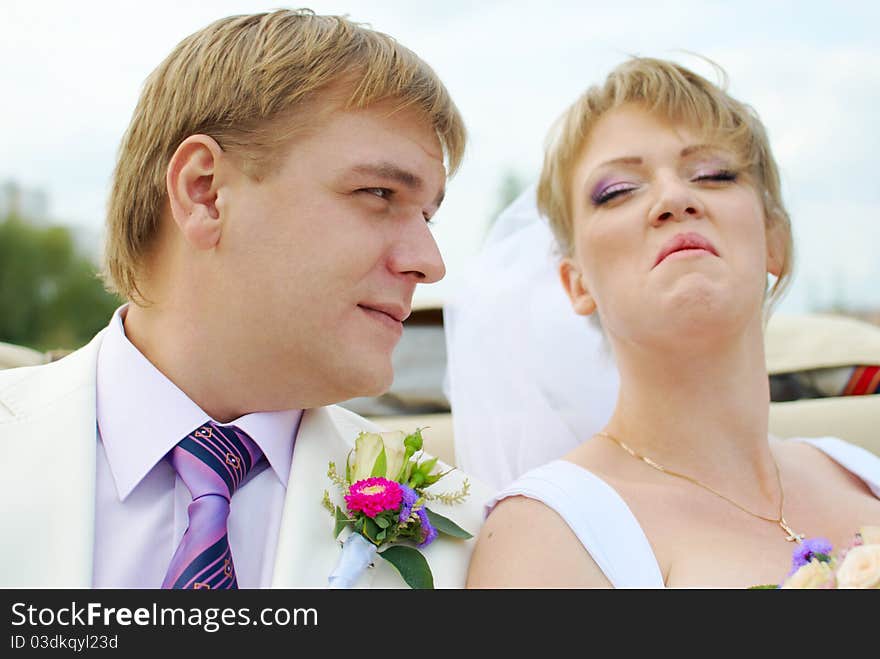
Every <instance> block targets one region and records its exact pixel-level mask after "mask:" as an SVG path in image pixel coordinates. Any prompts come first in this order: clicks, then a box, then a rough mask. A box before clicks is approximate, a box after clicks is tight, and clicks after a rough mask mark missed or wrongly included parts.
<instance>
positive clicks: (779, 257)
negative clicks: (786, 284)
mask: <svg viewBox="0 0 880 659" xmlns="http://www.w3.org/2000/svg"><path fill="white" fill-rule="evenodd" d="M766 233H767V272H769V273H770V274H771V275H773V276H774V277H776V278H779V275H780V274H782V268H783V266H784V265H785V251H786V250H785V248H786V245H787V243H788V240H787V236H786V235H785V230H784V229H783V225H782V222H779V221H776V222H772V223H771V224H770V226H769V227H767V232H766Z"/></svg>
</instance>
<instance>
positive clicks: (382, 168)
mask: <svg viewBox="0 0 880 659" xmlns="http://www.w3.org/2000/svg"><path fill="white" fill-rule="evenodd" d="M351 171H353V172H354V173H356V174H368V175H370V176H378V177H379V178H384V179H388V180H391V181H395V182H397V183H400V184H401V185H404V186H406V187H408V188H410V189H411V190H421V189H422V186H423V185H424V183H423V182H422V179H421V178H419V177H418V176H416V175H415V174H413V173H412V172H408V171H406V170H405V169H402V168H401V167H398V166H397V165H395V164H393V163H390V162H380V163H372V164H371V163H365V164H362V165H355V166H354V167H352V169H351Z"/></svg>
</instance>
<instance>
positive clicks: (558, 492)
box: [487, 460, 664, 588]
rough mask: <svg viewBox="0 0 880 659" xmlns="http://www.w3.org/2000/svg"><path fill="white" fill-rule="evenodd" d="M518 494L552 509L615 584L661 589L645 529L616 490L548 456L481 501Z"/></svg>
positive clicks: (591, 475)
mask: <svg viewBox="0 0 880 659" xmlns="http://www.w3.org/2000/svg"><path fill="white" fill-rule="evenodd" d="M517 495H519V496H524V497H528V498H530V499H535V500H537V501H540V502H542V503H543V504H545V505H546V506H548V507H550V508H552V509H553V510H555V511H556V512H557V513H558V514H559V515H560V516H561V517H562V519H564V520H565V523H566V524H568V526H569V528H571V530H572V531H573V532H574V534H575V535H576V536H577V537H578V539H579V540H580V541H581V543H582V544H583V546H584V548H585V549H586V550H587V551H588V552H589V553H590V556H592V557H593V560H594V561H595V562H596V565H598V566H599V569H600V570H602V572H603V573H604V574H605V577H606V578H607V579H608V581H610V582H611V585H612V586H614V587H615V588H663V587H664V583H663V576H662V574H661V573H660V567H659V565H658V564H657V559H656V557H655V556H654V551H653V550H652V549H651V544H650V543H649V542H648V538H647V537H646V536H645V532H644V531H643V530H642V527H641V526H640V525H639V523H638V521H637V520H636V518H635V516H634V515H633V513H632V511H631V510H630V509H629V506H627V505H626V502H624V500H623V499H622V498H621V497H620V495H619V494H617V492H616V491H615V490H614V488H612V487H611V486H610V485H608V484H607V483H606V482H605V481H603V480H602V479H600V478H599V477H598V476H596V475H595V474H593V473H591V472H589V471H587V470H586V469H583V468H581V467H579V466H577V465H576V464H574V463H572V462H568V461H565V460H554V461H553V462H549V463H547V464H545V465H543V466H541V467H537V468H535V469H532V470H531V471H529V472H527V473H526V474H523V476H521V477H520V478H519V479H517V480H516V481H515V482H514V483H512V484H511V485H509V486H508V487H506V488H504V489H503V490H501V491H500V492H499V493H498V494H496V495H495V497H494V498H493V499H491V500H490V501H489V502H488V504H487V513H488V511H490V510H491V509H492V508H493V507H494V506H495V504H496V503H498V502H499V501H501V500H502V499H504V498H507V497H511V496H517Z"/></svg>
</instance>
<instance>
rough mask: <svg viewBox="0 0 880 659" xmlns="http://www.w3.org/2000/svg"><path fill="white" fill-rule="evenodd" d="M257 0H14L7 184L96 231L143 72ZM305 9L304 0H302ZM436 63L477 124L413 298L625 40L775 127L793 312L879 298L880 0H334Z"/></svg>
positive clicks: (2, 107) (452, 283)
mask: <svg viewBox="0 0 880 659" xmlns="http://www.w3.org/2000/svg"><path fill="white" fill-rule="evenodd" d="M279 6H282V5H280V4H278V3H266V2H259V1H245V0H212V1H211V2H195V1H192V0H151V1H150V2H142V1H140V2H131V1H129V0H115V1H113V2H110V1H104V0H80V1H78V2H69V1H59V0H42V1H40V2H36V3H35V2H31V1H30V0H0V62H2V64H0V90H2V92H0V93H2V99H3V100H2V102H0V182H3V181H6V180H10V179H11V180H14V181H16V182H17V183H18V184H19V185H22V186H24V187H26V188H36V189H41V190H44V191H45V192H46V193H47V194H48V197H49V202H50V206H49V212H50V215H51V216H52V218H53V219H54V220H56V221H58V222H61V223H65V224H69V225H73V226H77V227H83V228H84V229H85V230H86V231H93V232H94V235H95V236H96V239H97V238H98V237H99V236H100V232H101V229H102V224H103V219H104V209H105V202H106V197H107V193H108V190H109V180H110V175H111V172H112V169H113V165H114V159H115V155H116V149H117V147H118V144H119V140H120V138H121V136H122V134H123V132H124V130H125V128H126V126H127V124H128V121H129V119H130V117H131V112H132V110H133V109H134V106H135V104H136V102H137V98H138V94H139V93H140V89H141V85H142V84H143V81H144V79H145V78H146V77H147V75H148V74H149V73H150V71H152V69H153V68H155V67H156V65H158V64H159V62H160V61H161V60H162V59H163V58H164V57H165V56H166V55H167V54H168V52H170V51H171V49H172V48H173V47H174V46H175V45H176V44H177V42H179V41H180V40H181V39H183V38H184V37H186V36H187V35H189V34H191V33H192V32H194V31H196V30H198V29H200V28H201V27H204V26H205V25H207V24H208V23H210V22H211V21H213V20H215V19H217V18H220V17H223V16H227V15H232V14H243V13H253V12H258V11H267V10H271V9H275V8H278V7H279ZM289 6H303V5H289ZM305 6H309V7H311V8H312V9H314V10H315V11H316V12H318V13H329V14H346V15H348V16H349V17H350V18H351V19H353V20H356V21H358V22H364V23H368V24H370V25H371V26H372V27H374V28H375V29H377V30H380V31H382V32H386V33H388V34H391V35H392V36H394V37H395V38H396V39H398V40H399V41H400V42H401V43H403V44H404V45H406V46H408V47H409V48H411V49H412V50H414V51H415V52H416V53H417V54H419V55H420V56H421V57H422V58H423V59H425V60H426V61H427V62H428V63H429V64H430V65H431V66H432V67H433V68H434V70H435V71H436V72H437V73H438V74H439V76H440V77H441V79H442V80H443V81H444V82H445V84H446V86H447V87H448V88H449V90H450V93H451V94H452V97H453V99H454V100H455V102H456V104H457V105H458V107H459V109H460V110H461V112H462V115H463V116H464V119H465V122H466V124H467V126H468V130H469V135H470V142H469V145H468V151H467V154H466V158H465V161H464V164H463V166H462V168H461V169H460V171H459V173H458V174H457V175H456V176H455V177H454V178H453V179H452V180H451V181H450V182H449V185H448V187H447V196H446V200H445V201H444V204H443V207H442V209H441V210H440V212H439V213H438V214H437V215H436V218H435V219H436V224H435V228H434V229H433V230H434V232H435V237H436V238H437V241H438V244H439V246H440V249H441V252H442V253H443V255H444V258H445V260H446V265H447V273H448V274H447V277H446V278H445V279H444V280H443V281H442V282H440V283H438V284H433V285H430V286H420V287H419V289H420V290H419V291H418V292H417V294H416V297H417V299H419V298H421V299H423V300H426V299H440V300H442V299H445V298H448V296H449V295H451V294H454V292H455V290H456V287H458V286H463V285H465V280H464V277H463V276H464V273H465V272H466V270H467V265H468V263H469V262H470V261H471V260H472V259H473V258H474V257H475V256H476V255H477V254H478V252H479V249H480V247H481V244H482V241H483V238H484V236H485V233H486V231H487V228H488V226H489V224H490V222H491V219H492V217H493V215H494V214H495V213H496V212H497V211H498V207H499V203H500V202H499V199H500V194H501V192H500V190H501V186H502V180H503V178H504V177H505V176H506V175H515V176H516V177H518V178H519V179H520V180H522V181H524V182H531V181H534V180H535V179H536V178H537V176H538V173H539V171H540V166H541V160H542V154H543V142H544V138H545V135H546V133H547V130H548V128H549V127H550V124H551V123H552V122H553V121H554V120H555V119H556V117H557V116H559V114H561V113H562V111H563V110H564V109H565V107H566V106H567V105H568V104H570V103H571V102H572V101H573V100H574V99H575V98H576V97H577V96H578V95H579V94H580V93H581V92H582V91H583V90H584V89H586V87H588V86H589V85H590V84H593V83H596V82H600V81H601V80H603V79H604V77H605V76H606V74H607V73H608V72H609V71H610V70H611V69H612V68H613V67H614V66H615V65H617V64H619V63H620V62H621V61H623V60H624V59H626V58H627V57H628V56H630V55H645V56H653V57H662V58H667V59H674V60H676V61H679V62H681V63H682V64H685V65H686V66H689V67H691V68H693V69H694V70H696V71H697V72H699V73H702V74H704V75H707V76H709V77H712V76H714V74H713V72H712V69H711V68H710V67H709V65H707V64H706V63H705V62H703V61H702V60H700V59H698V58H696V57H695V56H693V55H691V54H690V53H698V54H700V55H703V56H705V57H708V58H710V59H712V60H714V61H715V62H717V63H718V64H720V65H721V66H722V67H723V68H724V70H725V71H726V72H727V74H728V76H729V79H730V85H729V91H730V92H731V93H732V94H733V95H734V96H735V97H737V98H739V99H740V100H743V101H745V102H747V103H749V104H750V105H751V106H752V107H754V108H755V109H756V111H757V112H758V114H759V115H760V116H761V118H762V119H763V121H764V123H765V125H766V126H767V129H768V133H769V136H770V141H771V146H772V148H773V150H774V152H775V154H776V158H777V162H778V163H779V166H780V170H781V173H782V180H783V196H784V199H785V200H786V203H787V207H788V210H789V212H790V214H791V216H792V222H793V228H794V235H795V246H796V259H797V265H796V270H795V278H794V284H793V286H792V288H791V290H790V291H789V293H788V296H787V297H786V299H785V300H784V301H783V303H782V304H781V305H780V309H781V310H783V311H788V312H793V313H797V312H804V311H809V310H814V309H818V308H823V307H828V306H829V305H831V304H833V303H835V302H836V303H841V304H844V305H846V306H849V307H852V308H857V309H858V308H861V309H880V286H878V285H877V283H878V282H880V177H878V175H877V171H878V158H880V137H878V130H877V124H878V118H880V112H878V111H877V107H878V105H880V38H878V36H877V26H878V25H880V3H877V2H872V1H865V2H855V1H853V2H846V1H844V2H834V3H830V2H827V1H825V2H774V1H773V0H763V1H760V2H753V1H751V0H747V1H740V2H737V3H730V2H707V1H705V0H704V1H701V2H696V1H682V2H668V3H660V2H634V1H633V2H629V1H626V0H620V1H617V2H593V1H580V2H568V1H562V0H560V1H555V0H544V1H543V2H524V1H523V2H518V1H510V2H505V1H501V0H497V1H493V0H483V1H482V2H479V3H477V2H470V1H466V0H444V1H443V2H440V1H435V0H423V1H416V2H413V1H412V0H410V1H408V2H403V1H392V0H387V1H383V2H379V1H376V2H369V1H359V2H357V1H354V0H348V1H336V2H334V1H328V2H323V1H322V2H312V3H311V4H307V5H305Z"/></svg>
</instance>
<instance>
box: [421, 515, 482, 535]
mask: <svg viewBox="0 0 880 659" xmlns="http://www.w3.org/2000/svg"><path fill="white" fill-rule="evenodd" d="M425 512H426V513H427V514H428V521H429V522H431V526H433V527H434V528H435V529H437V530H438V531H439V532H440V533H445V534H446V535H451V536H452V537H454V538H464V539H465V540H467V539H468V538H473V537H474V536H472V535H471V534H470V533H468V532H467V531H465V530H464V529H463V528H461V527H460V526H459V525H458V524H456V523H455V522H453V521H452V520H451V519H449V518H448V517H444V516H443V515H440V514H438V513H435V512H434V511H433V510H429V509H428V508H425Z"/></svg>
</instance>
